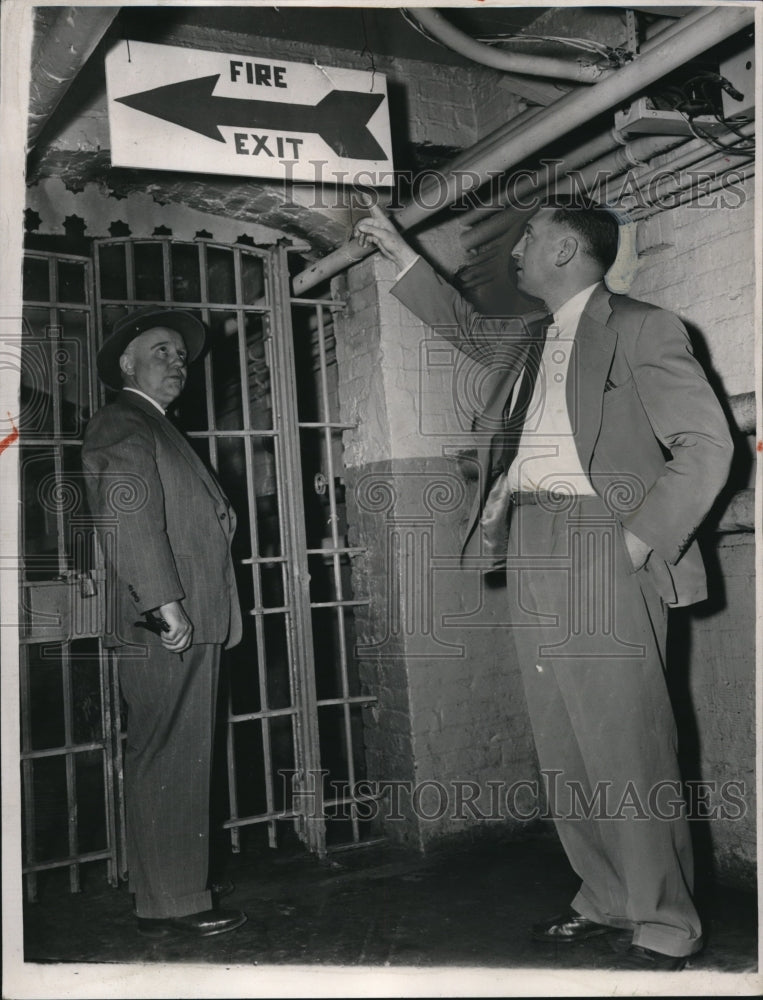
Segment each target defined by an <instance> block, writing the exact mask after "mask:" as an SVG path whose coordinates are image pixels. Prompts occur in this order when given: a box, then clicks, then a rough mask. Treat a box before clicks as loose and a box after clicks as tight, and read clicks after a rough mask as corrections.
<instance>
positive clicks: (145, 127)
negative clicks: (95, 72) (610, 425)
mask: <svg viewBox="0 0 763 1000" xmlns="http://www.w3.org/2000/svg"><path fill="white" fill-rule="evenodd" d="M106 86H107V91H108V107H109V128H110V131H111V161H112V164H113V165H114V166H116V167H138V168H154V169H157V170H184V171H185V170H188V171H193V172H194V173H209V174H236V175H242V176H246V177H271V178H276V179H278V180H284V179H287V180H297V181H312V182H314V183H326V184H354V183H357V184H364V185H367V186H371V187H375V186H379V185H390V184H392V182H393V177H392V170H393V166H392V146H391V142H390V131H389V106H388V103H387V81H386V79H385V77H384V76H383V75H382V74H381V73H365V72H362V71H360V70H350V69H339V68H337V67H334V66H328V67H325V66H317V65H313V64H311V63H296V62H284V61H282V60H273V59H264V58H261V57H259V56H251V57H250V56H244V55H228V54H224V53H220V52H208V51H205V50H199V49H184V48H177V47H175V46H169V45H153V44H149V43H147V42H131V41H122V42H120V43H119V44H118V45H117V46H116V47H115V48H114V49H112V50H111V52H109V54H108V55H107V57H106Z"/></svg>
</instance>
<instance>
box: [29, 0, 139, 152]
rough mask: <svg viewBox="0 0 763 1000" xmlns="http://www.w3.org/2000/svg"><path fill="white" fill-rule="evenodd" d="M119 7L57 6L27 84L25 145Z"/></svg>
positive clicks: (32, 140)
mask: <svg viewBox="0 0 763 1000" xmlns="http://www.w3.org/2000/svg"><path fill="white" fill-rule="evenodd" d="M119 11H120V8H119V7H101V6H98V7H95V6H81V7H61V8H59V10H58V13H57V15H56V19H55V21H54V23H53V24H52V25H51V27H50V28H49V29H48V31H47V33H46V35H45V37H44V38H43V40H42V43H41V45H40V47H39V50H37V51H35V52H34V73H33V78H32V82H31V84H30V87H29V129H28V133H27V148H28V149H32V147H33V146H34V144H35V143H36V142H37V139H38V138H39V135H40V132H41V131H42V129H43V127H44V125H45V124H46V123H47V122H48V121H49V120H50V117H51V115H52V114H53V112H54V111H55V110H56V108H57V107H58V105H59V104H60V103H61V101H62V99H63V97H64V94H65V93H66V92H67V90H68V89H69V87H70V86H71V84H72V83H73V82H74V80H75V78H76V76H77V74H78V73H79V71H80V70H81V69H82V67H83V66H84V65H85V63H86V62H87V60H88V59H89V58H90V56H91V55H92V53H93V51H94V49H95V48H96V46H97V45H98V43H99V42H100V41H101V39H102V38H103V36H104V35H105V34H106V31H107V30H108V29H109V27H110V26H111V24H112V22H113V21H114V18H115V17H116V16H117V14H118V13H119Z"/></svg>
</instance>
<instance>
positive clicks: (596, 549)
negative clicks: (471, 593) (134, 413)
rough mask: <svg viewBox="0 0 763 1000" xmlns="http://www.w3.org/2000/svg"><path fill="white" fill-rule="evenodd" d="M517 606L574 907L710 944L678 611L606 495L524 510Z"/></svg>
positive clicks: (514, 591)
mask: <svg viewBox="0 0 763 1000" xmlns="http://www.w3.org/2000/svg"><path fill="white" fill-rule="evenodd" d="M508 585H509V600H510V604H509V607H510V609H511V611H512V616H513V621H514V625H515V627H514V628H513V629H512V634H513V637H514V641H515V644H516V648H517V651H518V654H519V661H520V665H521V671H522V677H523V681H524V687H525V693H526V697H527V705H528V710H529V714H530V720H531V724H532V728H533V734H534V737H535V744H536V748H537V752H538V759H539V763H540V766H541V769H542V771H543V772H544V780H545V783H546V785H547V787H548V804H549V810H550V812H551V813H552V815H553V817H554V821H555V824H556V828H557V831H558V833H559V837H560V839H561V842H562V844H563V846H564V849H565V851H566V853H567V856H568V858H569V860H570V863H571V865H572V867H573V868H574V870H575V871H576V872H577V874H578V875H579V876H580V878H581V879H582V884H581V887H580V891H579V892H578V894H577V896H576V897H575V899H574V900H573V902H572V906H573V909H575V910H576V911H577V912H578V913H580V914H582V915H583V916H585V917H588V918H589V919H591V920H595V921H597V922H599V923H604V924H610V925H613V926H617V927H624V928H632V929H633V932H634V934H633V943H634V944H640V945H642V946H644V947H647V948H652V949H654V950H656V951H660V952H663V953H665V954H669V955H675V956H682V955H688V954H691V953H693V952H695V951H697V950H698V949H699V947H700V946H701V927H700V922H699V918H698V916H697V913H696V910H695V908H694V904H693V902H692V899H691V891H692V878H693V874H692V873H693V859H692V849H691V842H690V837H689V829H688V824H687V821H686V818H685V814H684V812H683V802H682V801H681V797H680V786H679V771H678V763H677V758H676V727H675V720H674V718H673V712H672V709H671V705H670V701H669V698H668V692H667V688H666V684H665V677H664V662H665V639H666V632H667V628H666V626H667V614H666V608H665V607H664V605H663V602H662V599H661V598H660V596H659V594H658V593H657V591H656V590H655V588H654V586H653V584H652V581H651V580H650V576H649V570H648V564H647V567H645V568H644V569H642V570H639V571H638V572H634V570H633V565H632V563H631V561H630V558H629V556H628V552H627V549H626V548H625V543H624V539H623V534H622V527H621V526H620V523H619V521H618V520H617V518H616V516H614V515H613V513H612V512H610V511H609V510H608V509H607V507H606V506H605V505H604V503H603V502H602V501H601V500H600V499H599V498H598V497H590V498H588V497H584V498H577V499H575V498H573V499H570V500H565V501H558V502H550V501H547V502H544V503H543V504H525V505H522V506H521V507H516V508H515V509H514V511H513V518H512V525H511V531H510V540H509V573H508Z"/></svg>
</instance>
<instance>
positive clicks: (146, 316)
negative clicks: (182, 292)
mask: <svg viewBox="0 0 763 1000" xmlns="http://www.w3.org/2000/svg"><path fill="white" fill-rule="evenodd" d="M156 326H165V327H167V328H168V329H169V330H176V331H177V332H178V333H179V334H180V336H181V337H182V338H183V341H184V343H185V349H186V351H187V352H188V359H187V360H188V364H190V363H191V362H192V361H195V360H196V358H198V356H199V355H200V354H201V352H202V350H203V349H204V339H205V332H204V324H203V323H202V322H201V320H199V319H197V318H196V317H195V316H194V315H192V314H191V313H189V312H186V311H185V310H183V309H162V308H160V307H159V306H144V308H142V309H137V310H136V311H135V312H131V313H129V314H128V315H127V316H123V317H122V319H119V320H117V322H116V323H115V324H114V328H113V329H112V331H111V336H109V337H107V338H106V340H105V341H104V342H103V346H102V347H101V349H100V351H98V356H97V357H96V368H97V369H98V376H99V378H100V379H101V381H102V382H104V383H105V384H106V385H107V386H108V387H109V388H110V389H121V388H122V370H121V368H120V367H119V359H120V357H121V356H122V355H123V354H124V351H125V348H126V347H127V345H128V344H129V343H130V342H131V341H132V340H135V338H136V337H137V336H139V335H140V334H141V333H145V332H146V330H153V328H154V327H156Z"/></svg>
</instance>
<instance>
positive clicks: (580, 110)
mask: <svg viewBox="0 0 763 1000" xmlns="http://www.w3.org/2000/svg"><path fill="white" fill-rule="evenodd" d="M754 17H755V12H754V10H753V9H752V8H751V7H724V8H717V7H716V8H702V9H701V10H700V11H699V12H697V14H695V15H688V16H687V17H686V18H684V19H682V22H680V28H679V26H675V27H673V28H668V29H666V30H665V31H664V32H661V33H660V34H659V35H657V36H656V37H655V38H654V39H653V40H652V43H651V44H650V46H649V51H648V52H643V50H642V54H641V55H639V56H637V57H636V58H635V59H634V60H633V62H631V63H628V65H626V66H624V67H622V68H621V69H619V70H617V71H616V72H613V73H611V74H610V75H609V76H607V77H606V78H605V79H602V80H601V81H600V82H599V83H598V84H597V85H596V86H594V87H590V88H586V89H585V90H576V91H573V92H571V93H569V94H566V95H565V96H564V97H562V98H561V99H560V100H559V101H557V102H555V103H554V104H553V105H551V106H550V107H548V108H544V109H543V110H542V111H540V112H539V113H538V114H537V115H535V116H533V117H532V118H531V119H529V120H526V122H525V124H524V125H523V126H522V127H521V128H520V129H517V130H516V131H512V132H511V133H510V134H509V135H508V136H507V137H506V138H504V139H503V141H493V142H488V143H485V144H478V145H479V146H481V147H482V151H481V152H480V153H479V154H478V153H477V151H476V148H473V149H472V150H471V151H470V155H469V156H463V157H459V160H460V161H461V164H462V165H460V166H459V169H460V170H462V171H467V170H468V171H471V172H472V173H473V174H474V181H473V185H472V186H473V188H477V187H479V186H480V185H481V184H484V183H485V182H486V181H487V180H488V179H490V178H491V177H494V176H496V175H497V174H499V173H502V172H503V171H505V170H508V169H509V168H510V167H512V166H514V165H515V164H516V163H518V162H519V161H520V160H522V159H526V158H527V157H528V156H531V155H532V154H534V153H537V152H538V151H539V150H540V149H543V148H544V147H545V146H547V145H549V144H550V143H552V142H553V141H555V140H557V139H559V138H560V137H561V136H562V135H566V134H568V133H569V132H572V131H573V130H574V129H576V128H579V127H580V126H581V125H583V124H585V123H586V122H588V121H590V120H591V119H592V118H593V117H595V116H596V115H598V114H602V113H603V112H604V111H607V110H608V109H610V108H611V107H613V106H614V105H616V104H620V103H622V102H623V101H626V100H628V99H629V98H630V97H632V96H633V94H635V93H637V92H639V91H641V90H643V88H645V87H648V86H649V85H650V84H652V83H654V82H655V81H656V80H659V79H660V78H661V77H663V76H665V75H666V74H667V73H670V72H671V71H672V70H674V69H676V68H678V67H679V66H681V65H683V64H684V63H685V62H688V61H689V60H690V59H694V58H695V57H696V56H698V55H700V54H701V53H702V52H704V51H706V50H707V49H708V48H710V47H711V46H713V45H717V44H718V43H719V42H721V41H723V40H724V39H725V38H729V37H730V36H731V35H734V34H736V33H737V32H738V31H741V30H742V29H743V28H745V27H746V26H747V25H749V24H751V23H752V22H753V20H754ZM690 20H691V24H688V25H687V24H686V23H685V22H686V21H690ZM666 36H667V37H666ZM494 135H495V133H494ZM464 160H466V162H465V163H464V162H463V161H464ZM452 166H453V165H452V164H451V169H450V170H449V171H448V172H447V173H446V174H445V175H444V177H443V181H444V185H440V186H441V188H442V197H440V198H439V199H438V201H437V203H435V204H433V205H431V206H430V205H424V204H423V203H422V199H421V198H420V199H419V200H418V201H417V202H412V203H410V204H409V205H406V207H405V208H403V209H402V210H401V211H400V212H399V213H397V214H396V216H395V219H396V221H397V224H398V225H399V227H400V229H402V230H406V229H409V228H410V227H411V226H413V225H416V224H417V223H419V222H421V221H422V220H423V219H425V218H427V217H428V216H430V215H433V214H435V213H436V212H440V211H442V209H443V208H446V207H447V206H448V205H450V204H453V202H454V201H456V200H457V199H458V198H460V197H462V196H463V194H464V193H465V191H464V187H465V185H464V177H463V176H456V175H455V174H454V172H453V170H452ZM372 252H375V251H374V250H373V248H369V247H365V248H364V247H361V246H360V244H359V243H358V241H357V240H350V241H349V242H348V243H347V244H345V245H344V246H343V247H340V248H339V249H338V250H335V251H334V252H333V253H331V254H329V255H328V256H327V257H324V258H323V259H322V260H320V261H318V262H316V263H315V264H312V265H311V266H310V267H307V268H305V270H304V271H302V272H301V273H300V274H297V275H296V276H295V277H294V279H293V286H292V287H293V290H294V294H295V295H301V294H303V293H304V292H306V291H307V290H308V289H310V288H313V287H315V285H317V284H319V283H320V282H321V281H324V280H326V279H327V278H330V277H332V276H333V275H334V274H337V273H338V272H339V271H341V270H343V269H344V268H346V267H348V266H349V265H350V264H352V263H354V262H355V261H358V260H361V259H362V258H364V257H366V256H368V255H369V254H370V253H372Z"/></svg>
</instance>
